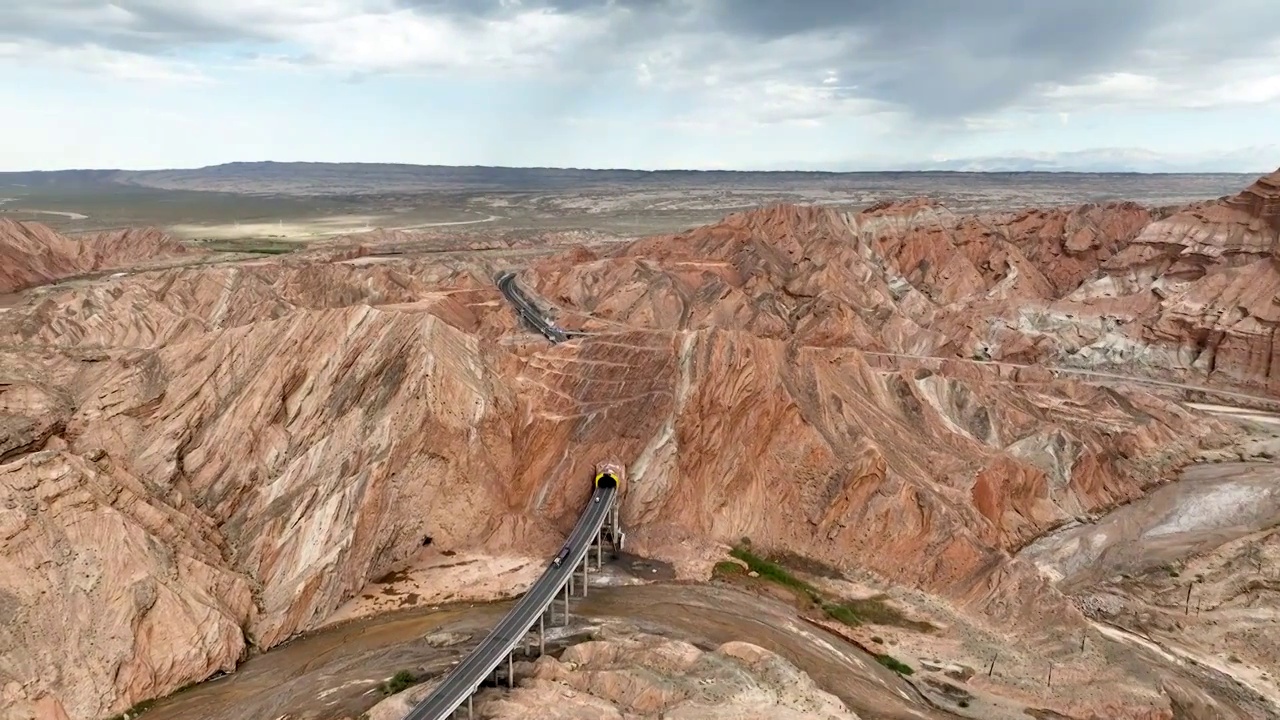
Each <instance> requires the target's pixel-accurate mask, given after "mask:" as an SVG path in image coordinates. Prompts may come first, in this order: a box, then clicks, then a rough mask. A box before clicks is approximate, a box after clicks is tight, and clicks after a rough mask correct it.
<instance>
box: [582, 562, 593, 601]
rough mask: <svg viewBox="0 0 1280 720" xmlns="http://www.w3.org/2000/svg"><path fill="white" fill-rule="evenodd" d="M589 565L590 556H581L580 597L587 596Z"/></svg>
mask: <svg viewBox="0 0 1280 720" xmlns="http://www.w3.org/2000/svg"><path fill="white" fill-rule="evenodd" d="M589 567H591V559H590V558H585V557H584V558H582V597H586V596H587V568H589Z"/></svg>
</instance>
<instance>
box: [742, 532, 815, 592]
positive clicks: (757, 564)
mask: <svg viewBox="0 0 1280 720" xmlns="http://www.w3.org/2000/svg"><path fill="white" fill-rule="evenodd" d="M729 554H730V555H732V556H733V557H735V558H737V559H739V560H741V561H742V562H744V563H746V564H747V567H748V568H749V569H750V570H751V571H752V572H754V573H756V574H758V575H759V576H760V577H762V578H764V579H765V580H768V581H770V582H774V583H777V584H778V585H782V586H783V587H788V588H791V589H792V590H796V591H799V592H802V593H804V594H805V595H806V596H808V597H809V599H810V600H812V601H814V602H816V603H821V602H822V594H821V593H819V592H818V589H817V588H815V587H814V586H812V585H810V584H809V583H807V582H805V581H803V580H801V579H800V578H798V577H796V576H795V575H792V574H791V573H790V572H789V571H788V570H787V569H786V568H784V567H782V566H781V565H779V564H777V563H775V562H773V561H772V560H766V559H765V558H763V557H760V556H759V555H756V554H755V553H753V552H751V551H750V550H748V549H747V548H745V547H743V546H741V545H739V546H738V547H736V548H734V549H732V550H730V551H729Z"/></svg>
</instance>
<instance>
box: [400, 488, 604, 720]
mask: <svg viewBox="0 0 1280 720" xmlns="http://www.w3.org/2000/svg"><path fill="white" fill-rule="evenodd" d="M616 493H617V488H616V487H597V488H596V489H595V491H594V492H593V493H592V494H591V499H590V501H589V502H588V504H587V509H586V510H584V511H583V512H582V515H580V516H579V517H578V523H577V524H576V525H575V526H574V528H573V532H572V533H570V535H569V540H568V542H567V543H566V547H567V548H568V549H569V553H568V555H567V556H566V557H565V558H564V560H563V561H562V562H561V563H560V564H559V565H556V564H554V563H552V564H550V565H549V566H548V567H547V569H546V570H545V571H543V573H542V576H541V577H539V578H538V580H537V581H536V582H535V583H534V584H533V585H532V586H530V588H529V589H528V590H527V591H525V594H524V595H523V596H522V597H521V598H520V600H519V601H518V602H517V603H516V605H515V607H513V608H511V611H510V612H508V613H507V615H506V617H504V618H503V619H502V620H501V621H500V622H499V623H498V625H497V627H495V628H494V629H493V630H492V631H491V632H490V633H489V635H488V636H487V637H485V639H484V640H482V641H481V642H480V644H479V645H477V646H476V648H475V650H473V651H472V652H471V654H469V655H468V656H467V657H466V659H464V660H463V661H462V662H460V663H459V664H458V665H456V666H454V668H453V669H452V670H450V671H449V673H448V674H447V675H446V676H445V678H444V680H443V681H442V682H441V683H440V685H439V686H438V687H437V688H436V689H435V691H434V692H432V693H431V695H429V696H428V697H427V698H426V699H424V700H423V701H422V702H420V703H418V705H416V706H415V707H414V708H413V709H412V710H411V711H409V714H408V715H406V716H405V720H444V719H445V718H447V717H449V716H450V715H452V714H453V712H454V711H455V710H457V709H458V708H460V707H461V706H462V704H463V703H464V702H466V703H469V701H470V699H471V697H472V695H474V694H475V692H476V691H477V690H479V689H480V685H481V684H482V683H483V682H484V681H485V679H486V678H488V677H489V675H490V673H492V672H494V671H495V670H497V668H498V666H499V665H500V664H501V663H502V661H503V659H507V661H508V666H509V667H510V665H511V660H510V658H511V654H512V653H513V652H515V649H516V647H517V646H518V645H520V643H521V642H523V640H524V638H525V637H526V636H527V635H528V634H529V632H530V630H532V629H533V625H534V624H535V623H537V624H539V625H540V626H542V627H543V628H544V632H543V633H540V634H541V635H545V625H543V620H544V618H545V616H546V614H547V612H548V611H549V610H550V609H551V606H552V604H553V603H554V602H555V601H556V598H557V597H558V596H559V595H560V594H561V590H563V591H564V595H565V598H564V601H565V622H566V623H567V622H568V619H569V597H568V595H569V591H570V584H571V583H572V581H573V576H574V573H575V572H577V570H578V566H579V564H582V563H584V561H586V558H587V553H588V552H590V550H591V546H592V540H593V539H599V540H600V541H601V542H603V533H604V524H605V522H606V521H607V520H609V518H611V517H613V510H614V508H613V506H614V502H615V500H616V499H617V495H616ZM614 532H615V537H616V529H615V530H614ZM586 573H587V570H586V568H585V567H584V568H583V585H582V587H583V594H584V595H585V594H586V587H587V583H586ZM541 639H542V638H541V637H540V641H541ZM508 682H511V676H510V674H508ZM468 708H469V705H468Z"/></svg>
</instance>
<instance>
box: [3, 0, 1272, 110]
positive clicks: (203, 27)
mask: <svg viewBox="0 0 1280 720" xmlns="http://www.w3.org/2000/svg"><path fill="white" fill-rule="evenodd" d="M232 5H234V6H236V8H237V10H236V11H234V12H232V11H230V10H227V9H226V8H227V7H229V6H232ZM247 5H248V3H246V2H243V1H241V2H226V3H223V2H216V1H215V0H114V2H106V1H105V0H0V42H4V41H14V40H18V41H22V40H33V39H34V40H39V41H43V42H46V43H52V44H55V45H65V46H74V45H83V44H87V43H93V44H99V45H104V46H107V47H111V48H114V49H118V50H128V51H133V52H143V53H148V54H166V53H172V52H175V51H177V50H180V49H181V48H182V47H183V46H186V45H192V44H201V43H219V42H230V41H244V40H270V39H272V38H273V37H279V36H280V35H279V34H278V33H277V34H274V35H273V32H272V31H273V30H279V28H280V27H281V26H282V24H287V23H288V22H289V21H290V20H289V18H291V17H295V16H296V17H297V18H300V19H303V20H305V19H306V18H307V17H308V15H307V13H308V12H310V11H307V10H305V9H299V8H298V7H297V6H296V5H294V4H291V3H287V2H284V1H283V0H276V2H263V3H262V5H261V6H258V7H256V8H254V9H252V10H246V6H247ZM338 5H340V3H338ZM334 6H335V5H334V4H329V5H328V7H329V8H330V9H332V8H333V7H334ZM348 8H349V9H348V11H347V12H348V13H349V14H358V13H360V12H364V11H370V12H376V11H379V10H381V11H385V10H388V9H401V10H409V11H412V12H415V13H418V14H420V15H422V16H424V17H431V16H436V17H439V16H448V17H450V18H451V19H453V20H455V21H460V22H463V23H464V24H466V23H467V21H481V20H491V19H495V18H501V17H504V16H510V15H512V14H514V13H518V12H521V11H527V10H529V9H533V8H545V9H548V10H553V11H556V12H560V13H567V14H578V15H594V16H597V17H601V18H609V19H610V20H611V22H612V25H611V26H610V28H611V30H610V32H609V35H608V38H607V41H606V42H601V43H599V44H597V45H592V46H591V47H589V48H585V49H584V48H577V49H575V50H574V51H573V52H572V53H571V54H569V55H565V56H564V57H562V63H565V64H568V65H569V66H571V67H574V68H582V67H587V68H592V69H596V68H599V69H606V68H607V67H608V66H610V65H613V66H615V67H616V66H617V65H628V64H630V65H634V64H635V63H636V62H637V61H636V58H637V57H640V56H642V55H643V53H645V52H648V51H649V50H651V49H653V48H661V47H662V46H663V44H664V43H667V44H668V45H670V44H673V43H677V42H678V43H679V44H680V45H679V48H680V50H681V52H680V53H679V57H680V62H681V63H683V65H684V67H683V70H684V71H686V72H688V73H695V74H696V73H697V72H699V70H700V67H701V66H703V65H707V64H710V63H712V62H717V61H718V62H722V63H723V62H725V61H731V60H734V59H736V58H748V59H758V58H760V57H768V58H769V60H770V63H771V65H770V67H771V68H772V69H771V70H770V72H776V73H778V74H779V75H780V76H782V77H779V78H759V80H772V79H781V80H787V81H793V82H794V81H802V82H819V80H817V79H816V78H819V77H823V76H825V73H826V72H827V71H829V70H831V71H835V74H836V76H837V77H838V84H837V86H836V87H837V88H838V89H837V90H836V91H835V92H837V93H842V94H844V95H845V96H848V97H857V98H864V99H870V100H877V101H882V102H885V103H888V104H890V105H892V106H896V107H901V108H905V109H906V110H908V111H910V112H911V113H912V114H914V115H916V116H919V117H924V118H931V119H939V118H941V119H946V118H956V117H962V116H966V115H974V114H981V113H984V112H990V111H995V110H998V109H1001V108H1004V107H1007V106H1009V105H1011V104H1014V103H1017V102H1019V101H1020V100H1022V99H1024V98H1026V97H1028V96H1030V95H1031V94H1033V93H1034V91H1035V90H1036V89H1037V88H1038V87H1040V86H1043V85H1053V84H1070V83H1073V82H1080V81H1082V80H1086V79H1088V78H1089V77H1091V76H1095V75H1097V74H1101V73H1107V72H1134V73H1148V72H1149V73H1153V74H1157V75H1163V76H1164V77H1175V78H1176V77H1180V76H1183V75H1189V74H1194V73H1204V72H1205V71H1206V69H1207V68H1211V67H1213V66H1214V65H1215V64H1216V63H1221V62H1223V61H1225V60H1230V59H1237V58H1257V57H1263V58H1265V57H1267V56H1266V55H1265V54H1264V53H1265V49H1266V46H1267V43H1269V42H1272V41H1274V40H1275V39H1276V38H1277V37H1278V36H1280V2H1278V1H1277V0H1219V1H1218V2H1216V3H1209V2H1204V1H1203V0H967V1H964V2H961V1H959V0H523V2H519V3H516V2H512V1H511V0H506V1H504V0H350V2H349V4H348ZM619 9H626V10H627V11H629V12H627V13H625V14H622V13H619V12H618V10H619ZM313 14H314V13H313ZM477 26H478V25H477ZM677 34H678V37H677ZM809 36H813V37H815V38H820V39H821V42H822V43H824V45H823V47H824V48H827V47H829V48H832V52H831V54H830V56H823V57H821V58H815V57H814V54H813V53H806V55H805V57H804V58H803V59H799V58H796V59H794V60H791V59H789V58H788V57H786V55H785V52H787V48H788V47H790V48H791V49H792V50H794V49H795V48H796V47H797V44H799V45H803V41H804V38H806V37H809ZM788 42H790V45H788ZM558 50H560V49H559V48H544V49H543V51H544V52H555V51H558ZM584 52H591V53H594V55H595V56H594V57H591V58H586V57H584V55H583V53H584ZM1270 61H1271V62H1273V63H1274V62H1276V59H1275V58H1274V57H1273V56H1272V57H1271V59H1270ZM751 67H755V66H754V65H752V66H751Z"/></svg>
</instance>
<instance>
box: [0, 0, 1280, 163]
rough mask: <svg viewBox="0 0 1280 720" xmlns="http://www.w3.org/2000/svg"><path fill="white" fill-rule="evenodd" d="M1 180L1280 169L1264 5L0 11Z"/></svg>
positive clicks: (259, 3) (1268, 14)
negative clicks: (136, 172)
mask: <svg viewBox="0 0 1280 720" xmlns="http://www.w3.org/2000/svg"><path fill="white" fill-rule="evenodd" d="M0 77H3V78H4V81H3V82H0V107H3V108H5V110H4V112H0V170H45V169H64V168H127V169H158V168H171V167H200V166H205V165H213V164H218V163H224V162H232V161H255V160H276V161H316V162H326V161H332V162H358V161H367V162H401V163H415V164H442V165H505V166H551V167H583V168H639V169H662V168H693V169H757V170H758V169H763V170H778V169H800V170H815V169H821V170H876V169H921V168H932V167H937V168H948V169H1005V166H1009V167H1015V166H1018V167H1020V166H1025V165H1033V166H1036V167H1044V168H1046V169H1102V170H1106V169H1119V170H1125V169H1129V170H1142V171H1160V170H1170V171H1179V170H1184V171H1221V172H1264V171H1271V170H1274V169H1276V168H1277V167H1280V1H1277V0H1214V1H1213V2H1207V1H1206V0H1056V1H1049V0H1044V1H1040V0H966V1H963V2H961V1H959V0H292V1H290V0H114V2H107V1H105V0H103V1H99V0H0Z"/></svg>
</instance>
